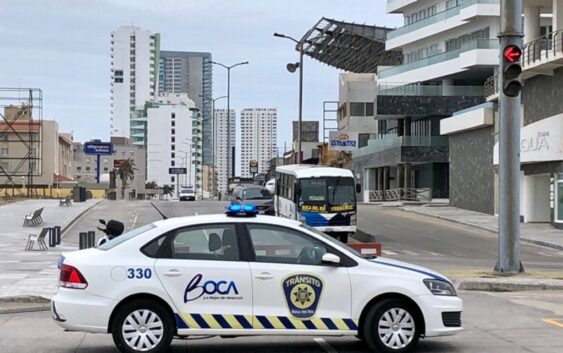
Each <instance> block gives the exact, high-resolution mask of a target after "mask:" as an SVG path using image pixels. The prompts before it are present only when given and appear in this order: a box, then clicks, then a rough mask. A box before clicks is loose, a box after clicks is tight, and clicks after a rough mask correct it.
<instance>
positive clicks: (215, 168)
mask: <svg viewBox="0 0 563 353" xmlns="http://www.w3.org/2000/svg"><path fill="white" fill-rule="evenodd" d="M223 98H227V96H221V97H217V98H212V99H211V100H212V102H213V178H212V183H213V189H212V190H213V199H215V195H216V194H217V187H216V184H217V177H216V176H215V174H216V173H217V157H216V153H215V152H216V149H217V118H216V117H215V101H218V100H219V99H223ZM229 118H230V116H229V111H228V110H227V124H228V123H229ZM228 144H229V142H228V140H227V145H228ZM227 152H229V151H228V150H227ZM227 162H228V161H227ZM228 175H229V174H228V172H227V177H228Z"/></svg>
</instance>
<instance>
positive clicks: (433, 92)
mask: <svg viewBox="0 0 563 353" xmlns="http://www.w3.org/2000/svg"><path fill="white" fill-rule="evenodd" d="M377 95H378V96H416V97H461V96H469V97H481V96H482V95H483V87H481V86H454V85H435V86H432V85H421V84H420V83H410V84H409V83H393V82H389V83H381V84H379V85H378V86H377Z"/></svg>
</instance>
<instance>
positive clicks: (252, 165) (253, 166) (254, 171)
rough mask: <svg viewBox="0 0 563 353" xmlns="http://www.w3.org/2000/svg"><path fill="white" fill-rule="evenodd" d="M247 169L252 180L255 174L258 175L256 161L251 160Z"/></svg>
mask: <svg viewBox="0 0 563 353" xmlns="http://www.w3.org/2000/svg"><path fill="white" fill-rule="evenodd" d="M248 167H249V170H250V174H252V178H254V177H255V176H256V174H258V161H257V160H254V159H253V160H251V161H250V163H249V165H248Z"/></svg>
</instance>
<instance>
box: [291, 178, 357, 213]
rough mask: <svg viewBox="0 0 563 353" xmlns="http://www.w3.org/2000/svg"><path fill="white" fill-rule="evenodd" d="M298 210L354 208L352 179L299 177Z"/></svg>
mask: <svg viewBox="0 0 563 353" xmlns="http://www.w3.org/2000/svg"><path fill="white" fill-rule="evenodd" d="M299 183H300V194H299V210H300V211H305V212H330V213H333V212H344V211H353V210H355V209H356V190H355V187H354V179H353V178H349V177H325V178H311V179H301V180H300V181H299Z"/></svg>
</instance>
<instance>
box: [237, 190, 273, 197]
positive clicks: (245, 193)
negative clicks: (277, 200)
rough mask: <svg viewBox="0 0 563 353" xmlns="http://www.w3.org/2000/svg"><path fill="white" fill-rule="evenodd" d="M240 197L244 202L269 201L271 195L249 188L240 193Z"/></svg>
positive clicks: (265, 191)
mask: <svg viewBox="0 0 563 353" xmlns="http://www.w3.org/2000/svg"><path fill="white" fill-rule="evenodd" d="M242 197H243V199H244V200H266V199H271V198H272V194H270V192H269V191H268V190H267V189H262V188H250V189H245V190H244V191H243V192H242Z"/></svg>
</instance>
